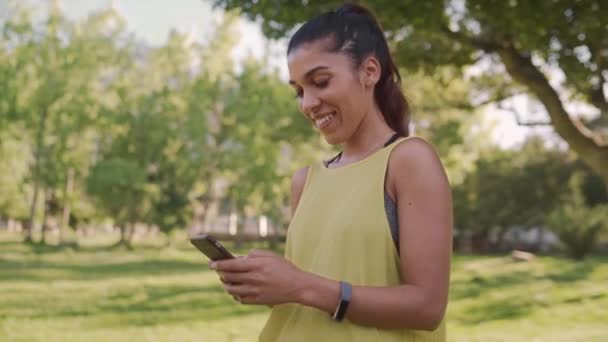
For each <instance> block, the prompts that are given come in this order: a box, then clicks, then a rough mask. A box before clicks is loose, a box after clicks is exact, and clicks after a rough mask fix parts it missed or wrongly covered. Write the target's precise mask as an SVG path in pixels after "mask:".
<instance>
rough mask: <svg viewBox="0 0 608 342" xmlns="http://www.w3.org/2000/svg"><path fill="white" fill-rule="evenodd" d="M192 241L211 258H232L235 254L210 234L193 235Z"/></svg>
mask: <svg viewBox="0 0 608 342" xmlns="http://www.w3.org/2000/svg"><path fill="white" fill-rule="evenodd" d="M190 242H191V243H192V244H193V245H194V246H195V247H196V248H198V250H199V251H201V252H202V253H203V254H205V255H206V256H207V257H208V258H209V259H211V260H214V261H215V260H224V259H232V258H234V256H233V255H232V254H231V253H230V252H228V250H227V249H226V248H224V246H222V244H220V243H219V242H218V241H217V240H216V239H214V238H213V237H211V236H209V235H202V236H197V237H193V238H191V239H190Z"/></svg>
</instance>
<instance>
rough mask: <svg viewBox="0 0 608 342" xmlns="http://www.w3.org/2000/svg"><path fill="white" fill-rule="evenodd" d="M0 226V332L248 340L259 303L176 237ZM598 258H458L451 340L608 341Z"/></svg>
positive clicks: (4, 336)
mask: <svg viewBox="0 0 608 342" xmlns="http://www.w3.org/2000/svg"><path fill="white" fill-rule="evenodd" d="M18 238H19V237H18V236H14V235H7V234H6V233H0V341H62V342H63V341H129V342H134V341H255V340H256V338H257V332H258V331H259V330H260V328H261V326H262V325H263V323H264V320H265V318H266V315H267V313H268V311H267V310H266V309H265V308H259V307H253V306H242V305H239V304H237V303H235V302H233V301H232V299H231V298H230V297H229V296H227V295H225V294H224V293H223V292H222V289H221V287H220V285H219V282H218V279H217V277H216V275H215V273H213V272H210V271H209V270H208V268H207V265H206V264H207V262H206V259H205V258H204V257H203V256H202V255H201V254H199V253H198V252H197V251H196V250H194V249H193V248H190V247H189V246H188V245H187V244H186V243H183V244H178V246H177V247H171V248H151V247H139V248H137V249H136V250H135V251H126V250H110V249H107V248H103V247H95V246H86V247H84V248H82V249H80V250H78V251H74V250H72V249H58V248H55V247H30V246H25V245H23V244H21V243H20V242H18ZM607 261H608V259H605V258H604V259H601V258H592V259H589V260H587V261H584V262H580V263H576V262H572V261H569V260H567V259H562V258H551V257H543V258H538V259H537V260H535V261H533V262H529V263H515V262H512V261H511V260H510V259H509V258H508V257H462V256H459V257H456V258H455V260H454V267H453V273H452V287H451V301H450V305H449V309H448V315H447V319H448V334H449V339H448V340H449V341H552V342H553V341H608V262H607Z"/></svg>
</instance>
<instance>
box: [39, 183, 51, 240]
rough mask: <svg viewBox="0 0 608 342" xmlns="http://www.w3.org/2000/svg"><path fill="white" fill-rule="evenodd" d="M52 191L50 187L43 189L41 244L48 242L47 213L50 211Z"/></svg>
mask: <svg viewBox="0 0 608 342" xmlns="http://www.w3.org/2000/svg"><path fill="white" fill-rule="evenodd" d="M50 196H51V195H50V192H49V190H48V189H42V198H43V202H42V221H41V224H40V232H41V235H40V241H39V243H40V244H41V245H44V244H46V233H47V231H48V225H47V224H46V215H47V214H48V211H49V197H50Z"/></svg>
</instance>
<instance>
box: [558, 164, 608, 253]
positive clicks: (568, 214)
mask: <svg viewBox="0 0 608 342" xmlns="http://www.w3.org/2000/svg"><path fill="white" fill-rule="evenodd" d="M582 183H583V174H582V173H574V174H573V175H572V176H571V178H570V180H569V184H568V185H569V188H570V195H569V196H567V197H565V198H564V199H562V204H561V206H560V207H558V208H556V209H555V210H553V211H552V212H551V213H550V214H549V217H548V224H549V225H550V226H551V228H552V229H553V230H554V231H555V232H556V233H557V234H558V236H559V237H560V240H561V241H562V243H563V245H564V247H565V248H566V250H567V253H568V255H569V256H570V257H572V258H574V259H577V260H580V259H583V258H584V257H585V256H587V255H588V254H589V253H591V252H592V251H593V249H594V248H595V247H596V246H597V242H598V236H599V234H600V233H601V231H602V230H605V229H608V204H603V205H596V206H593V207H590V206H589V205H588V204H587V203H586V202H587V201H586V199H585V197H584V195H583V191H582V189H581V188H582Z"/></svg>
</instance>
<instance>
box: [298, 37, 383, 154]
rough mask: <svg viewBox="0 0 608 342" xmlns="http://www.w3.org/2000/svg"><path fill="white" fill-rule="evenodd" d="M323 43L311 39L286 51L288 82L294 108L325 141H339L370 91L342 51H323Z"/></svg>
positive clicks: (346, 135)
mask: <svg viewBox="0 0 608 342" xmlns="http://www.w3.org/2000/svg"><path fill="white" fill-rule="evenodd" d="M324 47H325V45H324V44H323V42H313V43H309V44H303V45H300V46H299V47H297V48H295V49H294V50H292V51H291V52H290V53H289V55H288V56H287V62H288V67H289V77H290V81H289V83H290V84H291V86H292V87H293V88H294V89H295V92H296V94H297V99H298V109H299V110H300V111H301V112H302V113H303V114H304V115H305V116H306V117H307V118H308V119H309V120H311V122H312V123H313V125H314V126H315V127H316V128H317V129H318V130H319V131H320V132H321V134H323V136H324V137H325V140H327V142H328V143H330V144H340V143H343V142H344V141H346V140H347V139H348V138H349V137H350V136H352V134H353V133H354V132H355V131H356V130H357V128H358V127H359V125H360V123H361V120H362V118H363V116H364V115H365V113H366V112H367V111H368V110H369V108H368V107H369V105H370V98H371V97H372V96H373V95H370V94H371V93H370V92H369V91H367V92H366V91H365V88H364V87H363V84H362V82H361V79H360V77H359V73H358V72H356V71H354V70H353V66H352V62H351V61H350V60H349V58H348V57H347V56H346V55H344V54H341V53H331V52H325V51H324Z"/></svg>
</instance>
